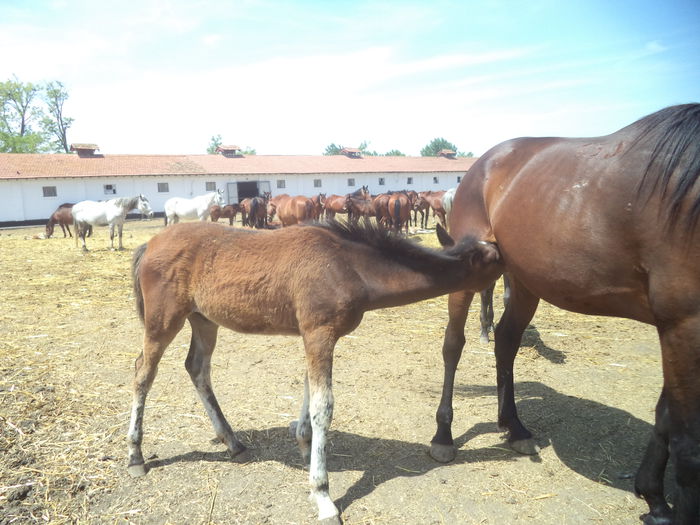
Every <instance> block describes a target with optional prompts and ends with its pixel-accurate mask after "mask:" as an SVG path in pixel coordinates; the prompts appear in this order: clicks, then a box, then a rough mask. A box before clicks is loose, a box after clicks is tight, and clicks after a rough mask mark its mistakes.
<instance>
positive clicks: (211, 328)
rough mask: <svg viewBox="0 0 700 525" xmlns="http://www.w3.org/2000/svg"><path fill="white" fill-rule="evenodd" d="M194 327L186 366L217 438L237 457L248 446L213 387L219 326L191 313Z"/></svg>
mask: <svg viewBox="0 0 700 525" xmlns="http://www.w3.org/2000/svg"><path fill="white" fill-rule="evenodd" d="M188 319H189V321H190V325H191V326H192V340H191V341H190V351H189V353H188V354H187V359H186V360H185V368H186V369H187V372H188V373H189V374H190V378H191V379H192V383H194V386H195V388H196V389H197V393H198V394H199V398H200V399H201V400H202V404H203V405H204V409H205V410H206V411H207V414H208V415H209V419H211V422H212V425H214V432H215V433H216V437H217V439H219V440H220V441H221V442H222V443H224V444H225V445H226V447H227V448H228V450H229V451H230V452H231V454H233V455H234V456H236V455H238V454H240V453H241V452H243V451H244V450H245V449H246V447H245V446H244V445H243V444H242V443H241V442H240V441H239V440H238V438H237V437H236V435H235V434H234V432H233V429H232V428H231V426H230V425H229V424H228V421H226V418H225V417H224V414H223V412H222V411H221V407H220V406H219V403H218V401H217V400H216V396H215V395H214V390H213V389H212V386H211V355H212V353H213V352H214V347H215V346H216V334H217V331H218V329H219V327H218V325H217V324H215V323H213V322H211V321H209V320H208V319H206V318H204V317H203V316H201V315H200V314H192V315H190V316H189V318H188Z"/></svg>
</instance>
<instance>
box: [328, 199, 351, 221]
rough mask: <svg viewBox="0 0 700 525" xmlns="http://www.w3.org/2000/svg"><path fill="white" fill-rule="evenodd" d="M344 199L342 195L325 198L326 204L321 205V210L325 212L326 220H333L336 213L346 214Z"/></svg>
mask: <svg viewBox="0 0 700 525" xmlns="http://www.w3.org/2000/svg"><path fill="white" fill-rule="evenodd" d="M345 199H346V197H345V196H343V195H329V196H328V197H326V202H325V203H324V204H323V209H324V210H325V211H326V219H333V218H334V217H335V216H336V214H338V213H347V212H348V208H347V207H346V205H345Z"/></svg>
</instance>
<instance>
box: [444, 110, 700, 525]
mask: <svg viewBox="0 0 700 525" xmlns="http://www.w3.org/2000/svg"><path fill="white" fill-rule="evenodd" d="M699 178H700V104H688V105H682V106H673V107H669V108H666V109H663V110H661V111H659V112H657V113H654V114H652V115H649V116H647V117H644V118H642V119H640V120H638V121H637V122H634V123H633V124H631V125H629V126H627V127H625V128H623V129H621V130H619V131H617V132H615V133H613V134H611V135H608V136H603V137H594V138H579V139H567V138H551V137H550V138H520V139H514V140H510V141H508V142H505V143H502V144H500V145H498V146H496V147H494V148H492V149H491V150H489V151H488V152H487V153H486V154H485V155H484V156H482V157H481V158H480V159H479V160H478V161H477V162H476V163H475V164H474V165H473V166H472V168H471V169H470V170H469V173H468V174H467V175H466V176H465V177H464V179H463V180H462V182H461V184H460V185H459V187H458V188H457V192H456V194H455V197H454V202H453V206H452V212H451V215H450V232H451V234H452V236H454V237H455V238H460V237H462V236H465V235H475V236H476V237H477V238H480V239H484V240H489V241H496V242H497V243H498V247H499V250H500V251H501V255H502V257H503V262H504V264H505V266H504V268H505V269H507V271H508V275H509V277H510V285H511V295H510V300H509V301H508V304H507V306H506V309H505V312H504V314H503V317H502V319H501V321H500V322H499V324H498V327H497V328H496V333H495V340H496V348H495V353H496V369H497V384H498V424H499V426H501V427H503V428H506V429H507V430H508V431H509V432H510V435H509V440H510V442H511V444H512V446H513V447H514V448H515V449H516V450H518V451H521V452H525V453H533V452H536V446H535V444H534V440H533V438H532V434H531V433H530V431H529V430H527V428H525V426H524V425H523V424H522V423H521V421H520V419H519V418H518V414H517V411H516V407H515V401H514V388H513V361H514V359H515V355H516V353H517V351H518V346H519V343H520V340H521V337H522V335H523V332H524V330H525V328H526V327H527V326H528V323H529V322H530V320H531V319H532V317H533V315H534V313H535V310H536V309H537V304H538V302H539V300H540V299H544V300H545V301H547V302H549V303H552V304H554V305H556V306H559V307H560V308H564V309H566V310H571V311H574V312H579V313H583V314H594V315H609V316H617V317H625V318H629V319H634V320H637V321H641V322H643V323H648V324H651V325H654V326H655V327H656V328H657V330H658V333H659V338H660V343H661V355H662V362H663V377H664V385H663V390H662V392H661V396H660V398H659V402H658V405H657V411H656V424H655V429H654V432H653V434H652V437H651V440H650V442H649V445H648V447H647V450H646V453H645V456H644V458H643V460H642V463H641V466H640V469H639V471H638V473H637V476H636V481H635V490H636V492H637V493H638V494H640V495H641V496H642V497H644V499H645V500H646V501H647V503H648V505H649V508H650V513H649V514H648V515H647V517H646V519H645V522H646V523H657V524H658V523H671V521H673V523H683V524H690V523H695V524H697V523H698V522H699V520H700V516H699V513H700V266H698V261H700V228H698V219H699V217H700V187H699V185H698V179H699ZM472 297H473V293H472V291H471V290H465V291H461V292H457V293H453V294H452V295H450V298H449V303H448V304H449V323H448V326H447V329H446V332H445V341H444V346H443V357H444V360H445V383H444V386H443V394H442V399H441V401H440V406H439V408H438V411H437V421H438V428H437V433H436V434H435V437H434V438H433V444H432V447H431V454H432V455H433V457H435V458H436V459H438V460H440V461H449V460H450V459H452V458H453V457H454V454H455V452H454V447H453V441H452V435H451V423H452V402H451V401H452V390H453V384H454V375H455V369H456V366H457V363H458V361H459V357H460V354H461V351H462V347H463V345H464V323H465V320H466V317H467V311H468V307H469V304H470V301H471V299H472ZM669 457H671V458H673V460H674V462H675V470H676V481H677V484H678V491H677V494H676V498H675V502H674V503H675V504H674V506H673V512H672V511H671V509H670V507H669V505H668V504H667V502H666V500H665V498H664V490H663V477H664V470H665V468H666V463H667V461H668V459H669Z"/></svg>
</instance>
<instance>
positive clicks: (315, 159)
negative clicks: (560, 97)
mask: <svg viewBox="0 0 700 525" xmlns="http://www.w3.org/2000/svg"><path fill="white" fill-rule="evenodd" d="M71 151H72V152H73V153H72V154H22V153H2V154H0V226H11V225H21V224H32V223H37V224H38V223H41V222H42V221H46V220H47V219H48V217H49V216H50V215H51V213H53V211H54V210H55V209H56V208H57V207H58V206H59V205H60V204H62V203H64V202H73V203H75V202H79V201H82V200H87V199H90V200H107V199H112V198H115V197H129V196H133V195H136V194H139V193H142V194H144V195H145V196H146V197H148V199H149V200H150V202H151V206H152V207H153V209H154V210H155V211H156V213H162V212H163V205H164V203H165V201H166V200H168V199H169V198H171V197H187V198H190V197H194V196H196V195H201V194H202V193H206V192H210V191H215V190H223V192H224V199H225V200H226V201H227V203H236V202H239V201H240V200H242V199H244V198H246V197H253V196H257V195H260V194H262V193H263V192H265V191H269V192H271V193H272V195H273V196H274V195H278V194H281V193H288V194H290V195H306V196H312V195H316V194H318V193H325V194H326V195H331V194H337V195H344V194H346V193H350V192H353V191H355V190H357V189H358V188H360V187H362V186H367V187H369V190H370V192H371V193H372V194H377V193H384V192H386V191H389V190H404V189H405V190H415V191H425V190H446V189H449V188H453V187H455V186H457V184H458V183H459V182H460V180H461V179H462V177H463V176H464V175H465V174H466V172H467V170H468V169H469V168H470V167H471V165H472V164H473V163H474V162H475V160H476V159H474V158H464V157H457V156H455V154H454V152H451V151H448V150H445V151H443V152H440V156H438V157H374V156H363V155H362V152H361V151H360V150H357V149H353V148H346V149H344V150H343V151H342V152H341V154H339V155H330V156H326V155H244V154H243V153H242V152H241V148H239V147H238V146H220V147H219V148H218V150H217V153H216V154H212V155H108V154H104V155H103V154H100V153H98V151H99V147H98V146H97V145H96V144H73V145H72V146H71Z"/></svg>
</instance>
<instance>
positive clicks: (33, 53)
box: [0, 0, 700, 156]
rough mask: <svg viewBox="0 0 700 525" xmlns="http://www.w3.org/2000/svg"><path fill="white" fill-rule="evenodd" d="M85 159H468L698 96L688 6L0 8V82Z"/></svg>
mask: <svg viewBox="0 0 700 525" xmlns="http://www.w3.org/2000/svg"><path fill="white" fill-rule="evenodd" d="M14 77H16V78H17V79H19V80H20V81H22V82H32V83H43V82H49V81H60V82H62V83H63V84H64V86H65V89H66V90H67V92H68V94H69V99H68V101H67V102H66V104H65V108H64V113H65V115H66V116H68V117H72V118H73V119H74V123H73V125H72V127H71V128H70V129H69V130H68V141H69V142H89V143H95V144H97V145H98V146H99V147H100V151H101V153H103V154H197V153H205V152H206V148H207V146H208V145H209V143H210V140H211V138H212V137H213V136H215V135H220V136H221V138H222V141H223V144H235V145H238V146H241V147H243V148H253V149H255V150H256V152H257V154H259V155H320V154H322V153H323V152H324V150H325V149H326V147H327V146H328V145H329V144H331V143H334V144H338V145H342V146H346V147H358V146H359V145H360V144H361V143H362V142H367V143H368V149H370V150H374V151H377V152H379V153H386V152H387V151H390V150H393V149H398V150H399V151H401V152H403V153H405V154H407V155H419V154H420V150H421V149H422V148H423V147H424V146H426V145H427V144H428V143H430V141H432V140H433V139H434V138H438V137H440V138H444V139H446V140H448V141H449V142H451V143H453V144H454V145H455V146H456V147H457V148H458V149H459V151H461V152H472V153H474V154H475V155H477V156H479V155H481V154H483V153H484V152H485V151H487V150H488V149H489V148H490V147H491V146H494V145H496V144H498V143H499V142H502V141H504V140H507V139H509V138H513V137H519V136H572V137H582V136H599V135H606V134H609V133H612V132H614V131H615V130H617V129H619V128H621V127H624V126H626V125H627V124H630V123H632V122H633V121H635V120H637V119H639V118H641V117H643V116H645V115H647V114H649V113H652V112H654V111H657V110H659V109H662V108H664V107H666V106H669V105H673V104H682V103H688V102H700V0H664V1H659V0H580V1H579V0H566V1H562V0H528V1H519V2H516V1H505V0H483V1H478V0H473V1H466V0H463V1H447V0H424V1H391V0H370V1H343V0H340V1H336V0H324V1H312V0H307V1H302V0H288V1H284V0H237V1H223V0H222V1H214V0H184V1H179V0H178V1H165V0H140V1H138V2H134V1H131V0H122V1H119V2H113V1H111V0H100V1H94V0H0V80H3V81H4V80H9V79H12V78H14Z"/></svg>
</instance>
